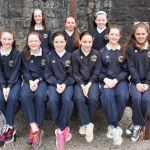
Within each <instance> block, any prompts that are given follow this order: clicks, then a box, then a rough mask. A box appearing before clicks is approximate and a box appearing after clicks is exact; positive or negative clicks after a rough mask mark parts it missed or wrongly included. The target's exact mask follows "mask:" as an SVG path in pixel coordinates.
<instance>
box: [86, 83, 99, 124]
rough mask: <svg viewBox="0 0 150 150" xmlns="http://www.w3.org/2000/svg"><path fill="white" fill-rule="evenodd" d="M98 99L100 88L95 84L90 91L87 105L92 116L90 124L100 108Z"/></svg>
mask: <svg viewBox="0 0 150 150" xmlns="http://www.w3.org/2000/svg"><path fill="white" fill-rule="evenodd" d="M98 99H99V87H98V83H94V84H92V86H91V87H90V89H89V93H88V98H87V105H88V110H89V114H90V122H91V121H92V119H93V117H94V116H95V113H96V111H97V110H98V106H99V102H98Z"/></svg>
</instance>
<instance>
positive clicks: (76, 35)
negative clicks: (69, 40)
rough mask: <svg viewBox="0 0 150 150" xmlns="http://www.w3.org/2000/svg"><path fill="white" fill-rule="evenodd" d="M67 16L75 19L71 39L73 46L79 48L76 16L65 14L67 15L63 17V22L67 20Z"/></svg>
mask: <svg viewBox="0 0 150 150" xmlns="http://www.w3.org/2000/svg"><path fill="white" fill-rule="evenodd" d="M68 18H73V19H74V20H75V23H76V27H75V28H74V33H73V39H74V41H73V43H74V46H75V47H77V48H79V47H80V40H79V29H78V27H77V21H76V18H75V17H73V16H67V17H66V18H65V23H66V21H67V19H68Z"/></svg>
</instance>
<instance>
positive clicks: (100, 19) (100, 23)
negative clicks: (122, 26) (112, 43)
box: [95, 14, 108, 29]
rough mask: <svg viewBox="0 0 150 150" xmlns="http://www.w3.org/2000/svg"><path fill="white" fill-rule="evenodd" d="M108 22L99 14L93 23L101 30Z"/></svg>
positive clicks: (104, 16)
mask: <svg viewBox="0 0 150 150" xmlns="http://www.w3.org/2000/svg"><path fill="white" fill-rule="evenodd" d="M107 22H108V19H107V17H106V15H104V14H99V15H97V16H96V18H95V23H96V24H97V27H98V28H99V29H103V28H104V27H105V26H106V23H107Z"/></svg>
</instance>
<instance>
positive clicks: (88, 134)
mask: <svg viewBox="0 0 150 150" xmlns="http://www.w3.org/2000/svg"><path fill="white" fill-rule="evenodd" d="M93 129H94V124H93V123H90V126H89V127H86V131H85V135H86V136H85V138H86V141H87V142H91V141H92V140H93V136H94V135H93Z"/></svg>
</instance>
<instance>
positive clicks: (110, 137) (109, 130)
mask: <svg viewBox="0 0 150 150" xmlns="http://www.w3.org/2000/svg"><path fill="white" fill-rule="evenodd" d="M113 128H114V127H113V125H109V126H108V127H107V131H108V132H107V134H106V136H107V138H109V139H113V132H112V130H113Z"/></svg>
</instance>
